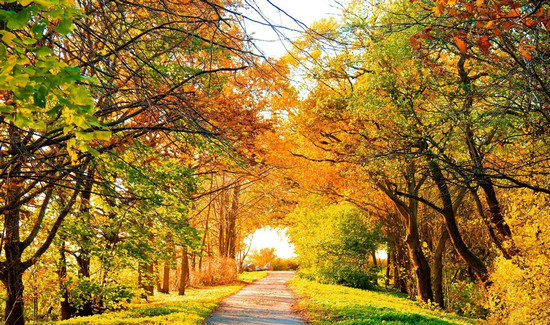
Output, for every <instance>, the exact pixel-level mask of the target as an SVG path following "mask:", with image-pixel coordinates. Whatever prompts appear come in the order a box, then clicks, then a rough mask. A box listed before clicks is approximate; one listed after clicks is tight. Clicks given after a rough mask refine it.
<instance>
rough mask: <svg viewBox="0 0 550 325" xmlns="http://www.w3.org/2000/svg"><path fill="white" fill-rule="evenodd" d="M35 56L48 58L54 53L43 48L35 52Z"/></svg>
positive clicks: (49, 49)
mask: <svg viewBox="0 0 550 325" xmlns="http://www.w3.org/2000/svg"><path fill="white" fill-rule="evenodd" d="M33 52H34V54H36V56H48V55H50V54H52V53H53V51H52V49H51V48H49V47H47V46H41V47H39V48H37V49H35V50H33Z"/></svg>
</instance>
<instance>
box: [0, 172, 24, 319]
mask: <svg viewBox="0 0 550 325" xmlns="http://www.w3.org/2000/svg"><path fill="white" fill-rule="evenodd" d="M20 173H21V165H20V164H16V165H15V166H14V168H13V169H12V171H11V174H12V175H13V176H12V177H9V178H8V180H7V186H6V188H7V190H6V192H7V193H6V194H7V195H6V203H7V204H6V205H7V206H9V205H10V203H12V202H13V203H14V204H15V202H17V201H18V200H19V198H20V197H21V196H22V195H23V193H21V189H22V188H23V183H22V180H21V179H20V178H19V177H18V176H19V174H20ZM20 212H21V210H20V208H19V206H16V207H14V208H13V209H10V210H8V211H6V212H4V231H5V232H4V238H3V239H4V252H5V254H6V261H5V262H4V263H5V264H4V268H3V269H2V274H1V275H2V277H1V279H2V282H3V283H4V286H5V287H6V307H5V312H4V321H5V323H4V324H6V325H23V324H25V318H24V315H23V314H24V310H25V308H24V301H23V290H24V286H23V272H25V269H24V267H23V265H22V263H21V256H22V254H23V252H22V249H21V248H22V247H21V241H20V234H19V230H20V229H19V226H20V223H21V220H20V217H21V216H20Z"/></svg>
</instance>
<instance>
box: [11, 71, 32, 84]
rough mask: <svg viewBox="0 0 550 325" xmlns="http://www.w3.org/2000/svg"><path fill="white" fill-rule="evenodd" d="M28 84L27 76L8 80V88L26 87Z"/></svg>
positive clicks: (23, 75)
mask: <svg viewBox="0 0 550 325" xmlns="http://www.w3.org/2000/svg"><path fill="white" fill-rule="evenodd" d="M28 83H29V75H28V74H18V75H16V76H14V77H13V79H11V80H10V86H12V87H15V86H18V87H26V86H27V84H28Z"/></svg>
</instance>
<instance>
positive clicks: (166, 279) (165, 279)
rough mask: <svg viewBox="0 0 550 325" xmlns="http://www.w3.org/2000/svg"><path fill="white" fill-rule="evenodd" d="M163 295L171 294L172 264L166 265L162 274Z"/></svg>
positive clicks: (161, 290)
mask: <svg viewBox="0 0 550 325" xmlns="http://www.w3.org/2000/svg"><path fill="white" fill-rule="evenodd" d="M159 291H160V292H162V293H170V264H168V263H165V264H164V267H163V272H162V288H161V289H160V290H159Z"/></svg>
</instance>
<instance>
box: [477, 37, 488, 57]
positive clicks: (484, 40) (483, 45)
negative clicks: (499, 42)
mask: <svg viewBox="0 0 550 325" xmlns="http://www.w3.org/2000/svg"><path fill="white" fill-rule="evenodd" d="M477 45H479V48H480V49H481V51H482V52H483V53H485V54H489V47H491V43H489V37H487V36H481V37H480V38H479V39H478V40H477Z"/></svg>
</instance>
